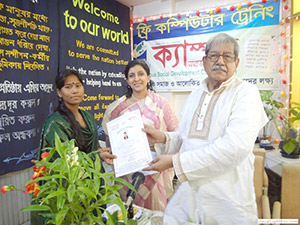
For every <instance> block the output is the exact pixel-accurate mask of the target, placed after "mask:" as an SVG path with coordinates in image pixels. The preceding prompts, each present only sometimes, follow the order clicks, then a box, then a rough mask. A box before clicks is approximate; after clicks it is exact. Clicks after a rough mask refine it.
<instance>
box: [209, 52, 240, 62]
mask: <svg viewBox="0 0 300 225" xmlns="http://www.w3.org/2000/svg"><path fill="white" fill-rule="evenodd" d="M221 56H222V57H223V60H224V62H226V63H231V62H234V60H235V56H234V55H232V54H222V55H221V54H215V53H214V54H208V55H207V56H206V58H207V59H208V60H209V61H211V62H217V61H218V60H219V58H220V57H221Z"/></svg>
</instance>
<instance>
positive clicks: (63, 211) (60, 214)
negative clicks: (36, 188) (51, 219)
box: [55, 207, 70, 225]
mask: <svg viewBox="0 0 300 225" xmlns="http://www.w3.org/2000/svg"><path fill="white" fill-rule="evenodd" d="M69 209H70V208H69V207H64V208H63V209H61V210H59V211H58V213H57V214H56V217H55V224H56V225H60V224H61V223H62V222H63V221H64V218H65V216H66V214H67V213H68V211H69Z"/></svg>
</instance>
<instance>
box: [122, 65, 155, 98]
mask: <svg viewBox="0 0 300 225" xmlns="http://www.w3.org/2000/svg"><path fill="white" fill-rule="evenodd" d="M136 65H140V66H141V67H143V68H144V70H145V71H146V73H147V75H148V76H150V68H149V66H148V65H147V63H146V62H145V60H143V59H135V60H133V61H130V62H129V63H128V64H127V66H126V68H125V71H124V73H125V78H126V80H127V79H128V72H129V70H130V68H132V67H134V66H136ZM147 89H150V90H151V91H154V89H153V81H152V80H150V81H149V82H148V84H147ZM131 95H132V89H131V87H130V86H129V85H128V86H127V93H126V97H127V98H130V97H131Z"/></svg>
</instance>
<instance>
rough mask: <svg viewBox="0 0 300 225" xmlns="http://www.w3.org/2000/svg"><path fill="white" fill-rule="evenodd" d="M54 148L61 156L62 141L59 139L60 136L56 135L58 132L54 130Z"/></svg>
mask: <svg viewBox="0 0 300 225" xmlns="http://www.w3.org/2000/svg"><path fill="white" fill-rule="evenodd" d="M54 141H55V149H56V151H57V153H58V154H59V156H60V157H63V154H62V143H61V141H60V138H59V136H58V134H57V133H56V132H55V139H54Z"/></svg>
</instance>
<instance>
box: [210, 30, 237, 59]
mask: <svg viewBox="0 0 300 225" xmlns="http://www.w3.org/2000/svg"><path fill="white" fill-rule="evenodd" d="M215 42H221V43H232V44H233V45H234V55H235V57H236V58H238V57H239V50H240V47H239V44H238V43H237V41H236V40H235V38H233V37H231V36H229V35H228V34H225V33H219V34H217V35H215V36H213V37H212V38H210V39H209V40H208V41H207V42H206V47H205V55H207V54H208V52H209V50H210V47H211V45H212V44H213V43H215Z"/></svg>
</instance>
